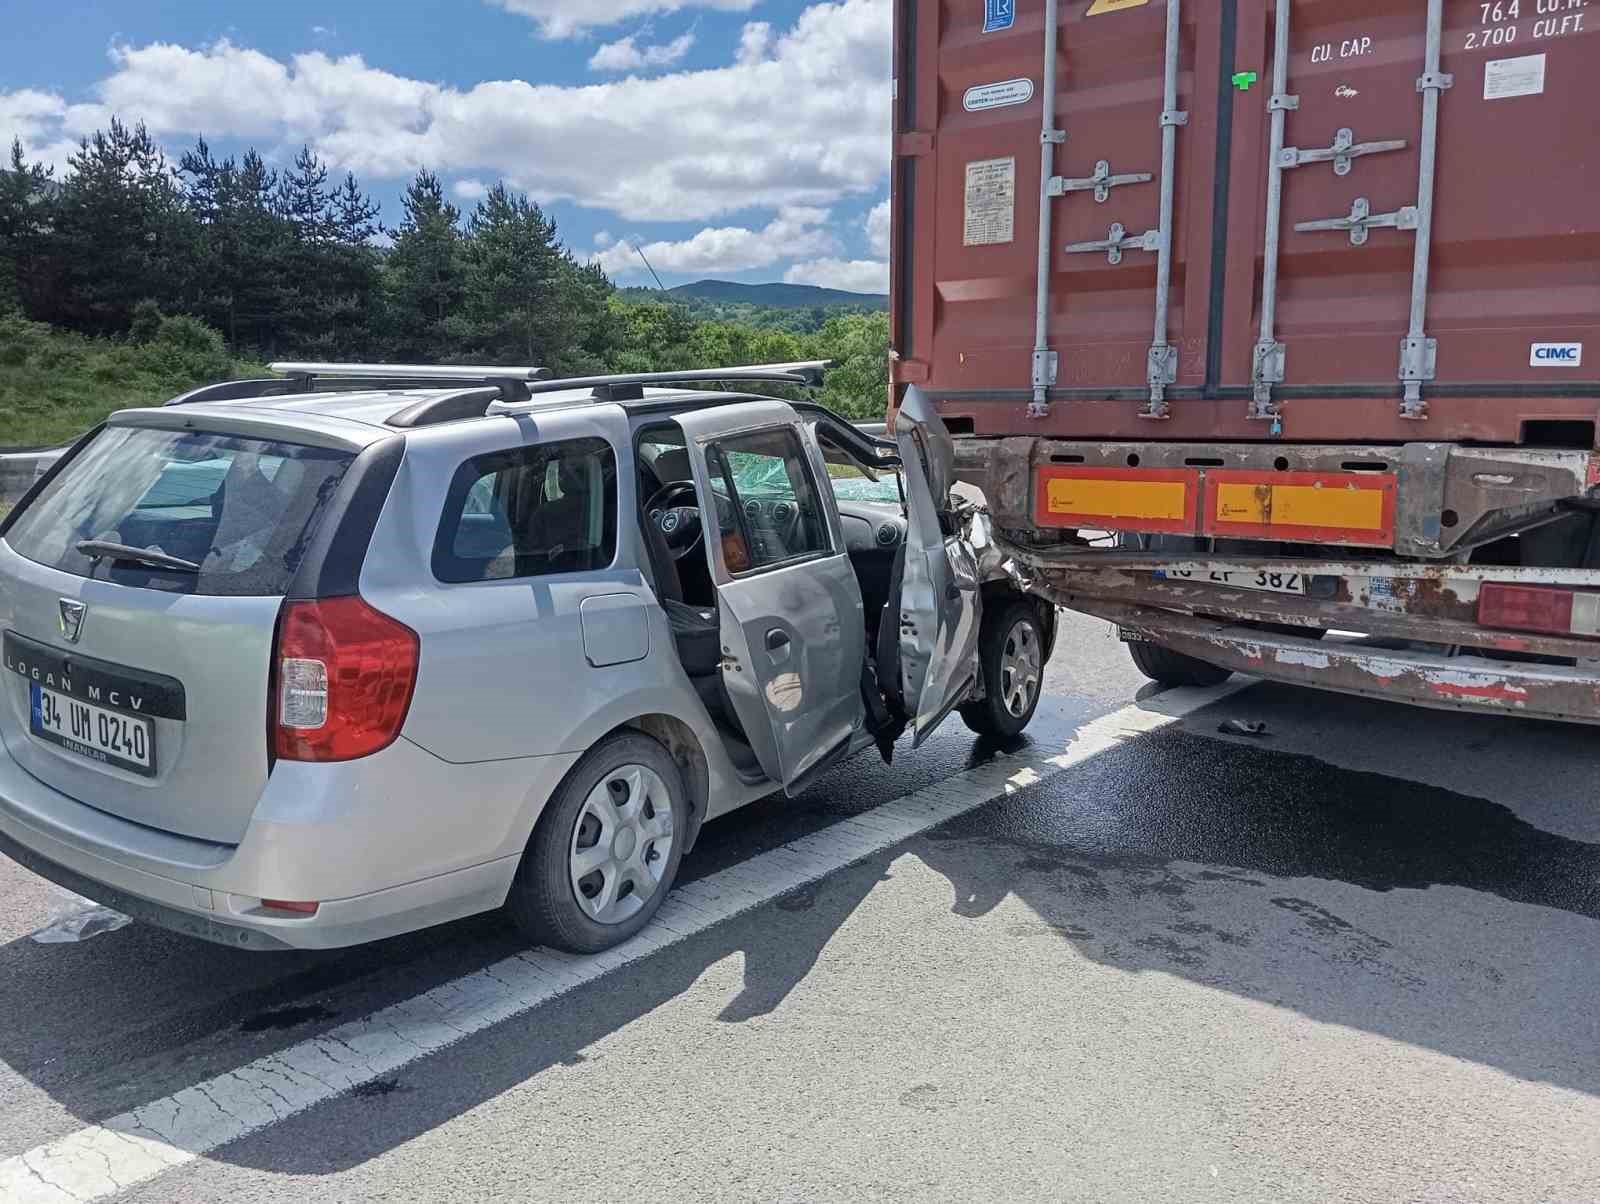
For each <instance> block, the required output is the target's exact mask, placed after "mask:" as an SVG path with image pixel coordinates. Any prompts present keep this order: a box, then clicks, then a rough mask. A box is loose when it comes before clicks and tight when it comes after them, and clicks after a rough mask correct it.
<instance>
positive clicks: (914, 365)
mask: <svg viewBox="0 0 1600 1204" xmlns="http://www.w3.org/2000/svg"><path fill="white" fill-rule="evenodd" d="M1179 5H1180V0H1059V4H1058V9H1057V20H1056V22H1055V26H1056V43H1057V49H1056V54H1055V56H1054V61H1055V64H1056V80H1057V89H1058V90H1057V96H1056V101H1055V105H1054V110H1053V113H1052V115H1051V120H1050V121H1049V122H1046V121H1045V109H1044V97H1045V94H1046V92H1047V87H1048V80H1047V78H1046V77H1047V73H1046V71H1045V62H1046V50H1045V47H1046V41H1047V38H1046V13H1047V11H1049V9H1050V8H1051V7H1052V6H1051V5H1050V4H1049V3H1048V0H897V12H896V116H895V129H896V134H895V148H894V149H895V172H894V226H895V246H894V256H895V273H894V285H893V292H894V298H893V313H894V333H893V346H894V350H895V353H896V357H897V358H896V362H895V364H894V376H895V380H896V382H897V385H899V386H903V385H906V384H911V383H915V384H919V385H920V386H921V387H923V388H924V389H926V390H927V391H929V392H930V393H931V394H932V395H933V396H934V397H935V398H936V399H937V400H938V401H939V404H940V408H941V410H942V412H943V413H944V415H945V417H946V419H947V421H948V422H949V423H950V425H951V427H952V430H953V431H955V432H956V433H957V434H962V433H966V434H973V435H977V436H995V435H1039V436H1049V437H1055V438H1069V439H1071V438H1079V439H1081V438H1120V439H1152V440H1154V439H1186V440H1197V439H1199V440H1256V439H1267V438H1282V439H1288V440H1294V441H1300V442H1317V443H1359V442H1383V443H1395V442H1415V441H1438V442H1459V441H1466V440H1472V441H1478V442H1485V443H1502V444H1517V443H1523V442H1527V443H1540V444H1545V445H1565V446H1592V445H1593V442H1594V424H1595V420H1596V415H1597V412H1600V202H1597V200H1596V196H1597V194H1600V119H1597V117H1596V113H1597V112H1600V72H1597V71H1596V70H1595V64H1596V63H1600V10H1592V9H1591V8H1590V6H1589V5H1587V4H1586V3H1585V2H1584V0H1492V2H1488V3H1486V2H1484V0H1432V3H1430V2H1429V0H1181V7H1179ZM1430 27H1432V29H1433V31H1434V34H1435V36H1434V38H1433V39H1432V41H1433V42H1434V44H1435V49H1434V52H1433V54H1432V55H1431V56H1430ZM1174 31H1175V33H1176V36H1175V37H1173V36H1172V34H1173V32H1174ZM1280 43H1281V44H1282V46H1283V47H1284V48H1285V49H1286V54H1285V55H1284V56H1283V57H1282V58H1281V59H1280V58H1279V56H1278V55H1277V54H1276V53H1275V50H1276V48H1277V46H1278V45H1279V44H1280ZM1169 59H1170V61H1171V63H1172V70H1171V73H1170V74H1171V79H1172V84H1173V89H1172V91H1173V96H1172V97H1169V96H1167V95H1166V94H1165V92H1166V88H1165V87H1164V85H1165V83H1166V80H1167V77H1168V74H1169V72H1168V63H1169ZM1430 59H1433V60H1436V65H1435V63H1434V62H1432V61H1430ZM1275 70H1276V71H1277V73H1278V75H1279V79H1277V80H1275V78H1274V75H1275ZM1280 85H1281V86H1280ZM1169 99H1175V101H1176V103H1175V104H1169V103H1168V101H1169ZM1430 109H1432V110H1433V111H1434V113H1435V114H1436V118H1435V120H1436V125H1437V134H1436V137H1434V136H1431V135H1430V127H1431V126H1432V124H1433V122H1432V121H1430V117H1429V111H1430ZM1279 123H1281V138H1282V141H1281V144H1276V143H1275V140H1274V126H1275V124H1279ZM1045 130H1052V131H1055V133H1054V134H1053V135H1051V136H1050V137H1049V140H1048V141H1049V151H1048V153H1049V155H1050V156H1052V157H1053V164H1052V173H1051V176H1050V177H1048V180H1053V181H1054V183H1053V185H1052V184H1050V183H1049V182H1048V180H1047V177H1045V176H1044V174H1043V172H1042V164H1041V159H1042V158H1043V157H1044V156H1042V155H1041V133H1042V131H1045ZM1164 139H1167V140H1170V141H1171V142H1172V143H1173V155H1172V161H1171V163H1170V170H1164V166H1166V165H1165V164H1164V155H1163V142H1164ZM1280 145H1281V149H1278V147H1279V146H1280ZM1430 149H1431V151H1432V152H1433V154H1431V155H1430V153H1429V152H1430ZM1434 155H1436V169H1435V171H1434V172H1433V173H1432V176H1433V178H1432V180H1431V188H1430V179H1429V176H1430V173H1429V172H1428V170H1427V166H1428V163H1427V160H1428V159H1430V158H1432V157H1434ZM1275 181H1276V186H1277V188H1278V190H1279V196H1280V204H1279V209H1280V212H1278V213H1277V214H1276V215H1274V212H1273V208H1274V207H1273V204H1272V203H1271V200H1270V196H1271V194H1272V192H1273V191H1274V182H1275ZM1164 182H1165V183H1166V184H1168V185H1169V186H1170V194H1171V206H1170V208H1171V215H1170V221H1168V222H1166V223H1163V220H1162V216H1163V215H1162V210H1163V206H1162V193H1163V184H1164ZM1047 192H1048V193H1051V194H1054V195H1050V196H1047V197H1046V198H1045V200H1046V205H1045V207H1046V208H1047V209H1048V211H1049V214H1050V221H1051V224H1052V226H1053V229H1052V231H1051V236H1050V238H1049V239H1048V241H1047V243H1046V256H1045V263H1046V266H1047V270H1046V272H1045V273H1044V276H1045V279H1046V281H1047V284H1048V305H1047V310H1046V313H1047V320H1046V322H1045V338H1044V340H1043V344H1044V348H1043V349H1044V350H1047V351H1048V352H1050V353H1052V355H1053V358H1054V374H1053V375H1054V379H1053V383H1049V384H1048V385H1047V388H1046V391H1045V393H1044V402H1045V404H1044V405H1043V406H1036V405H1035V400H1036V399H1035V392H1034V387H1033V386H1034V364H1035V356H1034V352H1035V349H1036V338H1035V317H1036V314H1035V310H1036V299H1037V297H1038V293H1039V289H1038V281H1039V275H1040V272H1039V266H1040V238H1039V233H1040V224H1041V216H1040V213H1041V193H1047ZM1274 216H1275V217H1276V220H1273V219H1274ZM1272 229H1276V231H1277V232H1278V249H1277V254H1276V265H1275V266H1276V281H1275V283H1274V282H1273V271H1272V266H1273V265H1272V260H1273V258H1274V257H1273V256H1272V255H1271V254H1270V253H1269V231H1270V230H1272ZM1163 242H1165V244H1166V246H1167V247H1168V249H1169V254H1168V256H1167V258H1168V264H1167V270H1166V277H1167V280H1168V282H1169V291H1168V294H1167V298H1166V303H1165V304H1164V305H1163V304H1161V290H1160V288H1159V283H1160V278H1161V275H1162V273H1161V271H1160V270H1159V269H1160V265H1161V260H1162V258H1163V256H1162V254H1161V251H1160V247H1161V245H1162V244H1163ZM1414 298H1415V299H1416V303H1415V304H1414ZM1264 308H1265V309H1266V310H1267V311H1268V312H1267V315H1266V316H1267V318H1268V323H1267V329H1266V330H1265V331H1264V330H1263V316H1264V315H1263V310H1264ZM1163 328H1164V329H1165V331H1166V332H1167V333H1166V336H1165V339H1164V340H1163V339H1162V338H1161V337H1160V331H1161V330H1162V329H1163ZM1264 334H1265V335H1266V337H1263V336H1264ZM1040 372H1041V374H1043V375H1044V376H1045V378H1046V379H1047V380H1048V378H1049V374H1050V360H1049V358H1046V359H1044V360H1043V361H1041V365H1040ZM1408 385H1409V388H1408ZM1408 394H1409V400H1408Z"/></svg>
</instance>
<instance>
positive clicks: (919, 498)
mask: <svg viewBox="0 0 1600 1204" xmlns="http://www.w3.org/2000/svg"><path fill="white" fill-rule="evenodd" d="M892 434H893V437H894V441H895V443H896V445H897V446H898V447H899V449H900V460H901V463H902V465H903V467H904V477H905V489H906V518H907V530H906V546H905V557H904V569H903V570H902V573H901V577H900V581H899V595H900V597H899V602H900V607H899V609H900V683H899V684H900V688H901V696H902V698H903V700H904V705H905V709H906V712H907V715H908V717H909V718H910V720H911V722H912V725H913V727H914V729H915V733H916V743H917V744H919V745H920V744H921V743H922V742H923V741H924V740H926V739H927V738H928V735H929V733H931V732H932V731H933V729H934V728H935V727H937V726H938V725H939V723H940V722H941V721H942V720H943V719H944V718H945V716H946V715H948V714H949V713H950V712H951V711H953V710H954V709H955V708H956V707H957V706H959V705H960V704H961V703H962V702H964V701H966V699H967V698H968V696H969V695H970V694H971V693H972V692H973V690H974V688H975V687H976V685H977V681H978V631H979V627H980V625H981V622H982V617H983V616H982V606H983V601H982V596H981V593H980V589H979V587H980V584H981V580H980V575H979V570H978V560H977V554H976V553H975V552H974V550H973V547H972V544H971V543H970V542H969V540H968V538H967V534H966V531H965V529H964V527H963V524H962V523H961V520H960V519H959V518H958V516H957V515H956V513H955V510H954V506H953V501H952V498H951V494H950V490H951V487H952V486H953V485H954V484H955V479H956V478H955V444H954V443H953V442H952V441H951V439H950V432H949V431H948V430H946V429H945V425H944V423H943V421H941V420H940V418H939V414H938V411H937V410H936V409H935V408H934V405H933V403H932V402H931V401H930V400H929V399H928V398H927V397H926V396H924V394H923V393H922V391H921V390H920V389H917V388H915V387H913V388H911V389H908V390H907V391H906V395H905V398H904V400H903V401H901V403H900V408H899V410H898V411H897V412H896V414H895V419H894V427H893V430H892ZM887 617H888V616H885V618H886V619H887Z"/></svg>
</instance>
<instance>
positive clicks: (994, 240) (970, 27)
mask: <svg viewBox="0 0 1600 1204" xmlns="http://www.w3.org/2000/svg"><path fill="white" fill-rule="evenodd" d="M988 7H990V8H992V7H993V6H992V5H991V6H988ZM1012 8H1013V9H1014V11H1012V12H1011V15H1010V19H1001V20H998V21H986V20H985V15H986V13H985V9H986V6H985V5H984V4H980V3H977V2H976V0H942V2H940V3H919V2H917V0H903V2H902V3H900V4H898V6H897V15H896V44H897V67H896V71H897V85H898V96H897V102H896V131H897V138H896V166H895V172H894V176H893V194H894V195H893V201H894V226H895V237H896V243H895V247H894V258H895V261H896V273H895V278H894V283H893V289H894V300H893V310H894V321H895V328H894V336H893V337H894V347H895V351H896V352H897V355H898V360H897V363H896V365H895V374H896V380H897V382H898V383H900V384H903V385H904V384H920V385H921V386H922V387H923V388H924V389H925V390H926V391H927V392H928V393H929V395H930V396H932V397H933V399H934V400H935V401H936V402H938V403H939V404H940V406H941V409H942V410H943V412H945V413H947V414H949V413H954V412H959V413H960V414H961V415H962V416H967V415H975V416H976V418H975V422H976V429H977V432H978V433H980V434H981V433H984V431H985V428H986V427H988V428H989V429H996V430H998V429H1002V428H1004V427H1006V426H1007V425H1009V426H1010V427H1028V429H1032V430H1043V429H1046V428H1044V427H1043V426H1041V424H1040V422H1038V421H1037V420H1035V421H1034V422H1033V423H1032V424H1031V425H1030V424H1028V423H1026V422H1018V421H1017V420H1018V419H1021V418H1022V416H1023V415H1024V413H1025V412H1026V410H1027V407H1028V403H1029V401H1030V400H1031V386H1032V365H1033V348H1034V322H1035V303H1036V299H1037V296H1038V289H1037V281H1038V269H1039V261H1040V253H1041V250H1042V251H1043V253H1044V258H1045V261H1046V264H1047V268H1048V271H1047V275H1048V280H1049V304H1048V309H1047V323H1046V325H1047V340H1046V341H1047V345H1048V348H1049V350H1050V351H1052V352H1054V353H1055V356H1056V359H1055V366H1054V380H1053V382H1052V384H1051V391H1050V399H1051V402H1052V404H1054V403H1056V402H1060V403H1063V407H1064V405H1065V403H1066V402H1069V401H1071V402H1079V403H1092V404H1104V405H1114V406H1116V407H1117V412H1119V413H1121V412H1123V411H1126V413H1127V415H1128V418H1129V420H1130V421H1131V422H1133V423H1134V425H1135V426H1137V425H1139V424H1138V423H1137V420H1136V419H1135V415H1137V414H1138V413H1140V411H1141V410H1142V409H1145V408H1146V407H1148V406H1150V404H1151V402H1152V384H1153V383H1158V384H1159V385H1160V388H1159V390H1158V396H1157V399H1156V405H1155V407H1154V408H1156V409H1159V408H1161V405H1162V404H1164V403H1165V402H1166V401H1168V400H1171V399H1173V398H1176V397H1179V396H1183V395H1185V394H1186V393H1187V394H1189V395H1194V394H1197V393H1198V392H1199V391H1200V389H1201V388H1202V386H1203V385H1204V384H1205V382H1206V378H1207V372H1208V356H1207V345H1208V344H1207V333H1208V324H1207V313H1208V309H1207V307H1208V295H1209V292H1210V287H1211V280H1210V267H1209V265H1210V262H1211V252H1212V245H1213V228H1212V221H1211V202H1212V196H1213V191H1214V187H1215V172H1214V158H1215V152H1216V147H1217V145H1218V125H1217V98H1218V90H1219V85H1218V80H1219V72H1220V71H1221V64H1220V53H1221V51H1220V47H1221V44H1222V35H1223V29H1222V26H1223V24H1224V23H1223V22H1222V21H1220V20H1219V17H1218V14H1217V13H1216V11H1215V5H1213V4H1207V3H1200V2H1199V0H1062V3H1061V4H1060V9H1059V21H1058V28H1057V31H1056V44H1057V53H1056V56H1055V57H1056V74H1057V81H1058V84H1057V87H1058V92H1057V96H1056V101H1055V106H1054V110H1053V111H1052V113H1051V114H1049V120H1048V122H1047V121H1046V114H1045V109H1044V106H1045V103H1046V101H1045V88H1046V81H1045V70H1044V66H1045V53H1046V30H1045V5H1044V3H1043V0H1036V2H1034V3H1030V4H1022V3H1018V4H1015V5H1014V6H1012ZM1008 11H1010V10H1008ZM1169 64H1170V70H1169ZM1169 78H1170V90H1169ZM1046 126H1048V128H1050V129H1051V130H1052V131H1054V137H1055V139H1056V140H1055V142H1054V143H1053V144H1052V146H1051V147H1050V153H1049V159H1050V164H1049V167H1050V170H1049V173H1048V174H1046V172H1045V170H1044V168H1045V163H1044V161H1043V159H1042V156H1041V134H1042V132H1043V131H1044V129H1045V128H1046ZM1169 147H1170V154H1169ZM1041 194H1044V195H1043V196H1042V195H1041ZM1164 196H1165V201H1164ZM1042 199H1043V200H1045V201H1046V202H1047V205H1046V207H1047V208H1048V209H1049V212H1050V215H1051V224H1052V227H1053V229H1052V232H1051V234H1050V237H1049V238H1048V239H1047V240H1046V241H1045V242H1044V244H1043V246H1042V247H1041V239H1040V224H1041V223H1040V213H1041V200H1042ZM1163 248H1164V249H1163ZM1163 281H1165V284H1164V285H1163ZM1065 413H1066V411H1065V409H1064V408H1063V416H1065ZM1144 425H1145V428H1146V429H1149V430H1154V429H1155V428H1152V427H1150V426H1149V424H1144Z"/></svg>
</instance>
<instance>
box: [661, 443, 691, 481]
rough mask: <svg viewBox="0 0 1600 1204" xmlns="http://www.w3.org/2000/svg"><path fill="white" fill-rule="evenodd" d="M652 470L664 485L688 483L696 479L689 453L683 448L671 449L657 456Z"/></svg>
mask: <svg viewBox="0 0 1600 1204" xmlns="http://www.w3.org/2000/svg"><path fill="white" fill-rule="evenodd" d="M652 470H653V471H654V472H655V474H656V480H658V481H660V482H661V483H662V484H663V485H668V484H671V483H672V482H673V481H687V480H690V479H692V478H693V477H694V472H693V470H692V469H690V467H689V453H688V451H687V450H685V449H684V448H681V447H669V448H666V449H665V450H663V451H662V452H660V453H659V454H658V455H657V456H656V460H655V464H654V465H652Z"/></svg>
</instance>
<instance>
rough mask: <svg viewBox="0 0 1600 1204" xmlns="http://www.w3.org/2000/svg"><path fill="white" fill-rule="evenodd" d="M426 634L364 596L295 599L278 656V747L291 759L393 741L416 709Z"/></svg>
mask: <svg viewBox="0 0 1600 1204" xmlns="http://www.w3.org/2000/svg"><path fill="white" fill-rule="evenodd" d="M420 652H421V641H420V640H419V639H418V638H417V633H416V632H414V631H412V630H411V628H409V627H407V626H406V625H405V624H403V623H400V622H398V621H397V620H395V619H391V618H390V617H389V616H388V615H386V614H383V613H382V612H380V611H377V610H374V609H373V608H372V607H371V606H370V605H368V604H367V602H366V601H365V600H363V599H361V598H324V599H321V600H319V601H316V602H290V603H288V604H287V605H286V606H285V607H284V608H283V616H282V618H281V619H280V620H279V623H278V646H277V650H276V653H275V655H274V658H273V659H274V661H275V670H276V671H275V674H274V677H275V690H274V695H275V696H274V698H273V700H272V705H273V746H274V750H275V751H276V753H277V755H278V756H279V757H280V758H282V759H284V760H287V761H353V760H355V759H356V758H357V757H366V756H370V755H371V754H373V753H375V752H379V751H381V750H382V749H385V748H387V747H389V745H391V744H393V743H394V741H395V739H396V737H398V736H399V735H400V728H401V727H402V726H403V725H404V723H405V720H406V712H407V711H408V710H410V708H411V694H412V691H413V690H414V689H415V688H416V683H417V661H418V658H419V655H420Z"/></svg>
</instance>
